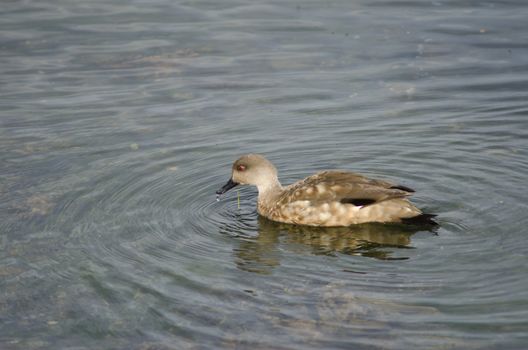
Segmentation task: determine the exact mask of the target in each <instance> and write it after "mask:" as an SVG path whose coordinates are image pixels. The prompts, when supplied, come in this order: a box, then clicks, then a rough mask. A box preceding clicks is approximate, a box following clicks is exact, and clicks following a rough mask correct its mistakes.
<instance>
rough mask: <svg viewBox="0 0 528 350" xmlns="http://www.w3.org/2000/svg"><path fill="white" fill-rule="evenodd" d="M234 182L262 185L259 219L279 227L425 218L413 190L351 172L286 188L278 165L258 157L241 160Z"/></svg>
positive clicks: (329, 174) (236, 165)
mask: <svg viewBox="0 0 528 350" xmlns="http://www.w3.org/2000/svg"><path fill="white" fill-rule="evenodd" d="M230 181H231V183H232V184H233V186H234V185H236V184H248V185H255V186H257V188H258V190H259V196H258V204H257V210H258V212H259V214H260V215H262V216H265V217H267V218H268V219H271V220H274V221H278V222H284V223H291V224H300V225H311V226H349V225H353V224H361V223H366V222H403V221H405V220H408V219H412V218H415V217H421V216H422V212H421V211H420V210H419V209H418V208H416V207H415V206H414V205H413V204H412V203H411V202H409V200H408V199H407V197H408V196H410V195H411V194H412V192H413V190H411V189H410V188H408V187H405V186H398V185H396V184H393V183H391V182H388V181H383V180H376V179H370V178H367V177H365V176H362V175H359V174H356V173H352V172H347V171H323V172H320V173H317V174H314V175H312V176H309V177H307V178H305V179H303V180H300V181H297V182H295V183H293V184H291V185H289V186H286V187H283V186H281V184H280V182H279V180H278V177H277V170H276V169H275V167H274V166H273V164H272V163H271V162H269V161H268V160H267V159H266V158H264V157H263V156H261V155H258V154H248V155H245V156H242V157H241V158H239V159H238V160H237V161H236V162H235V163H234V164H233V172H232V176H231V180H230ZM229 188H231V187H227V189H226V190H228V189H229ZM226 190H224V191H222V190H221V191H219V192H218V193H223V192H225V191H226Z"/></svg>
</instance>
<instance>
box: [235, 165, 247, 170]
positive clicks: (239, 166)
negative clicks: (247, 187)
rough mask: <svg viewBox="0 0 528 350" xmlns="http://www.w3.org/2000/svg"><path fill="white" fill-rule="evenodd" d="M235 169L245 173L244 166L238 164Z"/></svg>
mask: <svg viewBox="0 0 528 350" xmlns="http://www.w3.org/2000/svg"><path fill="white" fill-rule="evenodd" d="M236 169H237V170H238V171H245V170H246V166H245V165H244V164H240V165H237V167H236Z"/></svg>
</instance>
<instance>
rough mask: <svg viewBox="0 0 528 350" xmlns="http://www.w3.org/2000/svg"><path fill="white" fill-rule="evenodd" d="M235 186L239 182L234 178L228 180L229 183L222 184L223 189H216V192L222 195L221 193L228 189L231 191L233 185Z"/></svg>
mask: <svg viewBox="0 0 528 350" xmlns="http://www.w3.org/2000/svg"><path fill="white" fill-rule="evenodd" d="M235 186H238V183H237V182H234V181H233V180H231V179H229V181H227V183H226V184H225V185H224V186H222V188H221V189H219V190H218V191H216V194H217V195H221V194H224V193H226V192H227V191H229V190H230V189H232V188H233V187H235Z"/></svg>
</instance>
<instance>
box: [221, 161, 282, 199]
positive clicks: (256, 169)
mask: <svg viewBox="0 0 528 350" xmlns="http://www.w3.org/2000/svg"><path fill="white" fill-rule="evenodd" d="M277 183H278V179H277V169H276V168H275V166H274V165H273V164H271V162H270V161H269V160H267V159H266V158H264V157H263V156H261V155H260V154H246V155H244V156H242V157H240V158H238V159H237V160H236V161H235V162H234V163H233V168H232V173H231V178H230V179H229V181H228V182H227V183H226V184H225V185H224V186H223V187H222V188H221V189H219V190H218V191H216V194H218V195H221V194H223V193H226V192H227V191H229V190H230V189H232V188H233V187H235V186H237V185H254V186H257V187H258V188H259V192H260V191H262V190H265V189H266V188H267V187H270V186H272V185H276V184H277Z"/></svg>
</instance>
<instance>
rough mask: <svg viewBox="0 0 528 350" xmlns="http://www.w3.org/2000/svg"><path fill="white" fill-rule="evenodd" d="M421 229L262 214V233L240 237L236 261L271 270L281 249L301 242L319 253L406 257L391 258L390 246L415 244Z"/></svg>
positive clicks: (247, 267) (252, 268)
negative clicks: (319, 223) (281, 219)
mask: <svg viewBox="0 0 528 350" xmlns="http://www.w3.org/2000/svg"><path fill="white" fill-rule="evenodd" d="M420 230H422V231H423V228H422V229H420V228H419V227H416V226H408V225H401V224H400V225H398V224H392V225H386V224H376V223H371V224H362V225H355V226H350V227H311V226H298V225H289V224H282V223H277V222H274V221H271V220H268V219H266V218H264V217H262V216H259V217H258V236H257V237H255V238H244V239H243V240H241V241H240V246H239V247H238V248H236V249H235V256H236V264H237V266H238V267H239V268H241V269H242V270H246V271H251V272H257V273H270V272H271V270H272V269H273V267H275V266H278V265H280V258H281V250H284V249H289V250H294V251H295V252H296V253H298V252H299V251H301V252H302V251H306V250H305V249H298V248H299V245H301V247H307V248H309V252H310V253H311V254H316V255H319V254H322V255H331V254H334V253H342V254H348V255H361V256H368V257H372V258H375V259H381V260H391V259H398V260H399V259H406V258H405V257H403V258H402V257H399V258H391V257H390V255H391V251H387V250H386V248H411V247H410V246H409V245H410V243H411V236H412V235H413V234H414V233H416V232H418V231H420ZM226 231H227V230H226ZM229 231H231V230H229ZM279 245H280V248H281V249H279Z"/></svg>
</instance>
